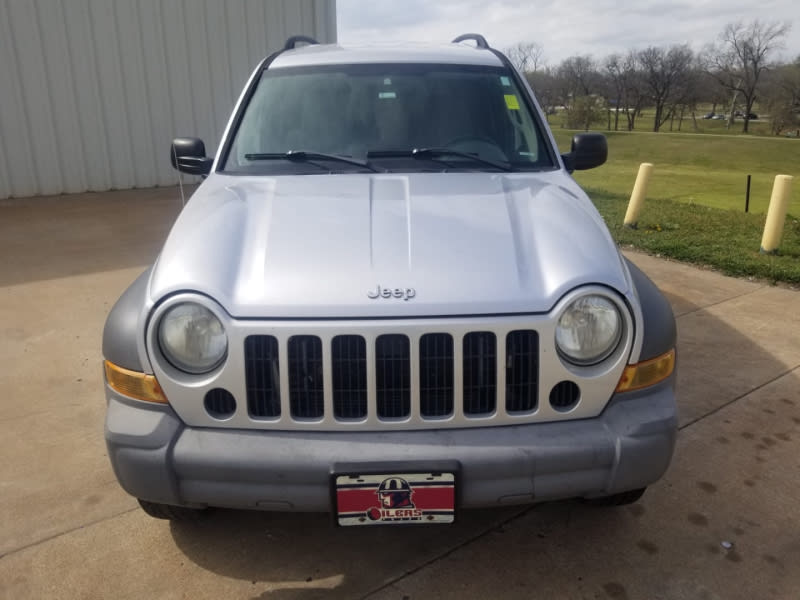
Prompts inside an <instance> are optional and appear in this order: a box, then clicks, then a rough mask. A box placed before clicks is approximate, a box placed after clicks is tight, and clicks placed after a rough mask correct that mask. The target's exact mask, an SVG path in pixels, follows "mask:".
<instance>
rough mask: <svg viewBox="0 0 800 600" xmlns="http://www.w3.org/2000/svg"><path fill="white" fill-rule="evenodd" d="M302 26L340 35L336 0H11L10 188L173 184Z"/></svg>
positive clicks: (0, 50)
mask: <svg viewBox="0 0 800 600" xmlns="http://www.w3.org/2000/svg"><path fill="white" fill-rule="evenodd" d="M296 34H305V35H311V36H313V37H315V38H317V39H318V40H319V41H320V42H323V43H325V42H333V41H335V40H336V4H335V0H226V1H225V2H220V1H219V0H0V81H2V82H3V85H2V86H0V198H7V197H21V196H32V195H38V194H57V193H69V192H81V191H87V190H92V191H102V190H107V189H124V188H132V187H148V186H154V185H170V184H172V183H174V182H175V181H176V174H175V172H174V171H173V170H172V168H171V166H170V164H169V158H168V150H169V143H170V141H171V139H172V138H173V137H176V136H181V135H184V136H185V135H194V136H198V137H201V138H203V139H204V140H205V142H206V148H207V150H208V152H209V153H214V152H215V151H216V148H217V145H218V143H219V137H220V135H221V134H222V131H223V129H224V127H225V123H226V122H227V118H228V115H229V113H230V111H231V109H232V108H233V104H234V102H235V100H236V98H237V97H238V94H239V92H240V90H241V88H242V86H243V85H244V84H245V82H246V81H247V77H248V76H249V74H250V72H251V71H252V69H253V67H254V66H255V65H256V64H257V63H258V62H259V61H260V60H261V59H262V58H263V57H264V56H266V55H267V54H268V53H270V52H273V51H275V50H277V49H279V48H280V47H281V46H282V45H283V43H284V41H285V40H286V38H287V37H289V36H290V35H296Z"/></svg>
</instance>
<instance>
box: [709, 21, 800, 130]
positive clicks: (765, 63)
mask: <svg viewBox="0 0 800 600" xmlns="http://www.w3.org/2000/svg"><path fill="white" fill-rule="evenodd" d="M789 29H790V25H789V24H788V23H770V24H766V23H762V22H760V21H758V20H755V21H753V22H752V23H750V24H747V25H744V24H742V23H732V24H728V25H726V26H725V29H723V30H722V33H721V34H720V36H719V40H718V43H717V45H716V46H714V47H713V50H712V52H710V53H709V54H710V57H709V58H710V62H709V64H708V65H707V67H706V68H707V70H708V72H709V73H711V75H712V76H713V77H715V78H716V79H717V81H719V82H720V84H721V85H723V86H724V87H725V88H726V89H728V90H729V91H730V93H732V94H733V98H734V101H733V102H732V103H731V114H730V117H729V123H730V122H731V121H732V120H733V110H734V108H735V104H736V98H737V96H738V95H739V94H741V95H742V99H743V100H744V111H743V112H744V127H743V129H742V131H744V132H745V133H747V131H748V126H749V123H750V119H749V116H750V114H751V113H752V112H753V104H754V103H755V101H756V93H757V89H758V84H759V81H760V79H761V76H762V75H763V73H764V71H765V70H766V69H768V68H769V66H770V64H769V58H770V55H771V54H772V52H773V51H775V50H776V49H778V48H781V47H782V42H783V38H784V37H785V36H786V34H787V33H788V32H789Z"/></svg>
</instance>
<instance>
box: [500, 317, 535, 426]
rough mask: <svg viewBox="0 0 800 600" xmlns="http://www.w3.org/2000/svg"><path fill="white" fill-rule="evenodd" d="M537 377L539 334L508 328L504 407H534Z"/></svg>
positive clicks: (511, 409)
mask: <svg viewBox="0 0 800 600" xmlns="http://www.w3.org/2000/svg"><path fill="white" fill-rule="evenodd" d="M538 379H539V336H538V334H537V333H536V332H535V331H527V330H519V331H512V332H511V333H509V334H508V335H507V336H506V411H507V412H530V411H532V410H535V409H536V404H537V393H538V389H539V386H538Z"/></svg>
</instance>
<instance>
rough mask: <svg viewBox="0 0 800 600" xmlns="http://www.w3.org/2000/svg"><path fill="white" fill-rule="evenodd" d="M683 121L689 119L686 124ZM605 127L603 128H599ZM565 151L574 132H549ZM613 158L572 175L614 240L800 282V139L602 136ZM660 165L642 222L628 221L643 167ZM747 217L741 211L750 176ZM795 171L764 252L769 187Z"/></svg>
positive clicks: (742, 272) (746, 272) (724, 268)
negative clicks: (775, 248) (629, 224)
mask: <svg viewBox="0 0 800 600" xmlns="http://www.w3.org/2000/svg"><path fill="white" fill-rule="evenodd" d="M684 125H685V123H684ZM598 131H600V130H598ZM553 133H554V135H555V137H556V141H557V142H558V144H559V147H560V149H561V150H562V151H567V150H569V145H570V140H571V139H572V136H573V134H574V133H576V132H574V131H568V130H565V129H558V128H557V127H556V128H554V129H553ZM603 133H605V134H606V136H607V137H608V147H609V159H608V162H607V163H606V164H605V165H603V166H601V167H599V168H597V169H592V170H589V171H578V172H576V173H575V179H576V180H577V181H578V183H580V184H581V185H582V186H583V187H584V188H585V189H586V191H587V192H588V193H589V196H590V197H591V198H592V199H593V200H594V202H595V205H596V206H597V208H598V210H599V211H600V213H601V214H602V215H603V217H604V218H605V220H606V223H607V224H608V227H609V229H610V230H611V234H612V235H613V236H614V239H615V240H617V242H618V243H619V244H621V245H632V246H635V247H637V248H641V249H643V250H646V251H648V252H651V253H653V254H662V255H664V256H669V257H671V258H675V259H678V260H682V261H686V262H691V263H697V264H704V265H709V266H712V267H714V268H717V269H719V270H720V271H722V272H724V273H727V274H729V275H735V276H752V277H758V278H764V279H768V280H771V281H783V282H788V283H792V284H800V223H798V220H800V140H797V139H786V138H776V137H760V136H753V135H746V136H745V135H730V134H729V135H705V134H693V133H672V134H670V133H668V132H660V133H652V132H632V133H629V132H603ZM642 162H652V163H653V164H654V165H655V167H654V170H653V176H652V178H651V180H650V185H649V187H648V193H647V200H646V201H645V204H644V207H643V208H642V212H641V214H640V215H639V228H638V229H637V230H632V229H629V228H626V227H623V225H622V221H623V218H624V216H625V210H626V208H627V205H628V199H629V197H630V193H631V190H632V189H633V183H634V181H635V179H636V173H637V171H638V169H639V164H640V163H642ZM748 173H749V174H751V175H752V184H751V190H750V213H748V214H746V213H745V212H744V196H745V186H746V179H747V174H748ZM777 174H786V175H793V176H794V177H795V180H794V181H793V182H792V183H793V186H792V198H791V201H790V204H789V215H788V216H787V218H786V224H785V226H784V232H783V238H782V242H781V245H780V252H779V254H778V255H777V256H766V255H763V254H760V253H759V248H760V245H761V236H762V233H763V231H764V221H765V217H766V211H767V207H768V205H769V198H770V194H771V192H772V184H773V181H774V178H775V175H777Z"/></svg>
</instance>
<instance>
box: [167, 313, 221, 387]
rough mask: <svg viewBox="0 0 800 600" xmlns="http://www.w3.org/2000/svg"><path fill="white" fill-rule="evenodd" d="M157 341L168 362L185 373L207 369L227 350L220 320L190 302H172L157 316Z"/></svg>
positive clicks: (214, 364) (206, 370) (202, 371)
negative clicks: (168, 307) (162, 314)
mask: <svg viewBox="0 0 800 600" xmlns="http://www.w3.org/2000/svg"><path fill="white" fill-rule="evenodd" d="M158 344H159V346H160V347H161V352H163V353H164V356H165V357H166V359H167V360H168V361H169V362H170V364H171V365H172V366H173V367H175V368H176V369H180V370H181V371H185V372H187V373H196V374H199V373H208V372H209V371H211V370H213V369H214V368H215V367H217V366H218V365H219V364H220V363H221V362H222V361H223V360H224V359H225V355H226V354H227V352H228V336H227V335H226V334H225V328H224V327H223V326H222V323H221V322H220V320H219V319H218V318H217V317H216V316H215V315H214V313H212V312H211V311H210V310H208V309H207V308H206V307H205V306H201V305H199V304H195V303H194V302H182V303H181V304H176V305H175V306H173V307H172V308H170V309H169V310H168V311H167V312H166V313H165V314H164V316H163V317H161V322H160V323H159V324H158Z"/></svg>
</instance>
